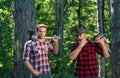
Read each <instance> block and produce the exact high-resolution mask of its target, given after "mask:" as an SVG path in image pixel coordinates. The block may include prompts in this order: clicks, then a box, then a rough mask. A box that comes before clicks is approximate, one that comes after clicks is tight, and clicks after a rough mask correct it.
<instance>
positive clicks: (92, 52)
mask: <svg viewBox="0 0 120 78" xmlns="http://www.w3.org/2000/svg"><path fill="white" fill-rule="evenodd" d="M78 45H79V44H78V43H74V44H73V45H72V47H71V51H73V50H75V49H76V48H77V47H78ZM96 52H97V53H98V54H100V55H101V56H103V52H102V49H101V48H100V47H99V46H98V45H97V43H92V42H88V43H87V44H86V45H85V46H84V47H83V48H82V50H81V52H80V53H79V55H78V57H77V64H76V69H75V75H78V76H79V78H95V77H96V76H98V69H97V64H96Z"/></svg>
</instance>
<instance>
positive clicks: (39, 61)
mask: <svg viewBox="0 0 120 78" xmlns="http://www.w3.org/2000/svg"><path fill="white" fill-rule="evenodd" d="M49 51H50V52H52V53H54V52H55V50H54V48H53V47H52V45H51V44H50V42H49V41H48V40H44V41H43V42H40V41H38V40H35V41H32V40H29V41H27V42H26V43H25V46H24V52H23V60H24V61H26V60H27V61H30V64H31V65H32V67H33V68H34V69H35V70H36V71H39V72H40V74H47V73H48V72H49V71H50V66H49V60H48V52H49Z"/></svg>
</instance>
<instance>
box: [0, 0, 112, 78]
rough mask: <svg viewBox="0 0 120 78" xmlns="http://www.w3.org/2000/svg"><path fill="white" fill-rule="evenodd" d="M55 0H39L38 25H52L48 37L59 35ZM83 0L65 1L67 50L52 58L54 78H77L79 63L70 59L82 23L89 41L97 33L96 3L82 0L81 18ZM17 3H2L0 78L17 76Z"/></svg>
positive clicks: (36, 3)
mask: <svg viewBox="0 0 120 78" xmlns="http://www.w3.org/2000/svg"><path fill="white" fill-rule="evenodd" d="M54 1H55V0H36V2H35V8H36V23H37V24H38V23H44V24H47V25H48V31H47V35H48V36H51V35H53V34H55V2H54ZM78 1H79V0H64V2H65V5H64V40H63V44H64V51H63V52H61V53H59V55H56V56H54V55H51V54H50V55H49V56H50V57H49V59H50V65H51V72H52V76H53V78H61V77H62V78H73V77H74V67H75V62H72V61H70V60H69V57H68V55H69V52H70V47H71V44H72V43H73V42H74V41H75V36H74V35H73V31H74V27H75V26H78V21H79V20H81V21H82V23H83V24H84V25H83V26H85V27H86V28H88V32H89V34H88V38H89V39H92V37H93V36H94V35H96V34H97V4H96V0H81V9H80V13H81V14H80V18H78V14H77V12H78V6H79V3H78ZM105 1H107V0H105ZM12 10H13V4H12V0H0V17H1V18H0V39H1V40H0V43H1V44H0V78H12V75H13V45H12V44H13V16H12ZM107 10H108V7H107V3H106V4H105V33H106V34H107V35H106V37H107V38H108V39H109V38H110V31H109V29H110V21H109V20H110V18H109V13H108V11H107ZM108 41H109V40H108ZM106 68H107V76H108V77H107V78H109V76H110V73H111V72H110V63H109V59H107V60H106Z"/></svg>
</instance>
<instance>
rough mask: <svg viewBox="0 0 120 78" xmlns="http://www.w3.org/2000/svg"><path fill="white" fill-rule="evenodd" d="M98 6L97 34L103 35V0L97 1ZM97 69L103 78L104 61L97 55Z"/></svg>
mask: <svg viewBox="0 0 120 78" xmlns="http://www.w3.org/2000/svg"><path fill="white" fill-rule="evenodd" d="M97 5H98V33H99V34H103V33H104V7H103V6H104V0H97ZM98 63H99V64H98V68H99V74H98V75H99V77H100V78H105V60H104V58H103V57H101V56H100V55H98Z"/></svg>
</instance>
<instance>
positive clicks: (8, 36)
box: [0, 0, 13, 78]
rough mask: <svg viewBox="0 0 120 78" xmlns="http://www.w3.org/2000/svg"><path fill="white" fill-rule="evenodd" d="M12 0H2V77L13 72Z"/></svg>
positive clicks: (0, 36)
mask: <svg viewBox="0 0 120 78" xmlns="http://www.w3.org/2000/svg"><path fill="white" fill-rule="evenodd" d="M12 9H13V6H12V2H11V0H7V1H6V0H1V1H0V17H1V18H0V39H1V40H0V78H12V74H13V48H12V47H13V46H12V44H13V18H12Z"/></svg>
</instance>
